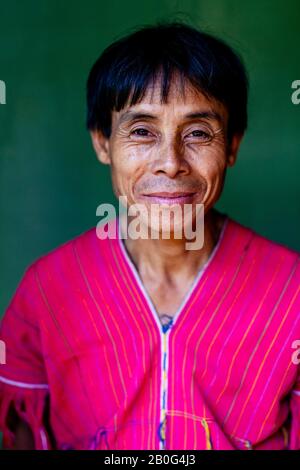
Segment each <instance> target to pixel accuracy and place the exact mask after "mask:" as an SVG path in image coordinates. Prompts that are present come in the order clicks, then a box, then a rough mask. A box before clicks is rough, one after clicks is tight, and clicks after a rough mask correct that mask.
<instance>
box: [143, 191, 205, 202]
mask: <svg viewBox="0 0 300 470" xmlns="http://www.w3.org/2000/svg"><path fill="white" fill-rule="evenodd" d="M195 195H196V192H183V191H176V192H165V191H163V192H162V191H161V192H157V193H150V194H143V195H142V196H141V197H142V199H144V200H145V201H149V202H151V203H155V204H168V205H172V204H191V203H192V202H193V199H194V196H195Z"/></svg>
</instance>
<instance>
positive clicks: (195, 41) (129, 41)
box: [86, 22, 249, 141]
mask: <svg viewBox="0 0 300 470" xmlns="http://www.w3.org/2000/svg"><path fill="white" fill-rule="evenodd" d="M176 72H177V73H179V76H180V78H181V80H182V79H183V80H185V81H186V80H188V81H189V82H190V84H191V85H192V86H193V87H194V88H195V89H197V90H199V91H200V92H201V93H203V94H204V95H205V96H206V97H208V98H214V99H216V100H217V101H219V102H221V103H222V104H223V105H224V106H225V107H226V109H227V111H228V115H229V118H228V134H227V138H228V140H229V141H230V140H231V138H232V136H233V135H234V134H243V133H244V131H245V130H246V128H247V99H248V86H249V85H248V78H247V72H246V70H245V67H244V65H243V61H242V59H241V58H240V57H239V56H238V54H237V53H236V52H234V51H233V50H232V48H231V47H229V46H228V45H227V44H226V43H225V42H224V41H222V40H220V39H217V38H216V37H214V36H212V35H210V34H207V33H204V32H202V31H199V30H197V29H195V28H193V27H191V26H188V25H186V24H184V23H182V22H172V23H159V24H157V25H155V26H145V27H143V28H142V29H139V30H137V31H135V32H133V33H131V34H129V35H128V36H126V37H123V38H121V39H119V40H117V41H116V42H114V43H112V44H111V45H110V46H109V47H107V48H106V49H105V50H104V52H103V53H102V54H101V55H100V57H99V58H98V60H97V61H96V62H95V64H94V65H93V67H92V69H91V71H90V74H89V77H88V81H87V121H86V124H87V128H88V129H90V130H100V131H102V133H103V134H104V136H105V137H107V138H109V137H110V134H111V118H112V115H111V114H112V111H113V110H115V111H120V110H121V109H123V108H124V107H125V106H126V105H128V106H133V105H134V104H136V103H138V102H140V101H141V100H142V99H143V97H144V95H145V92H146V90H147V87H148V86H149V85H150V84H151V83H153V82H154V81H155V79H156V78H157V77H158V75H159V76H160V80H161V82H160V83H161V103H166V102H167V98H168V92H169V88H170V84H171V81H172V78H173V73H176ZM183 80H182V82H183V83H184V81H183Z"/></svg>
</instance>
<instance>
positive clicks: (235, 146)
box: [227, 134, 244, 166]
mask: <svg viewBox="0 0 300 470" xmlns="http://www.w3.org/2000/svg"><path fill="white" fill-rule="evenodd" d="M243 136H244V134H234V136H233V137H232V139H231V142H230V144H229V146H228V150H227V152H228V153H227V166H233V165H234V164H235V162H236V159H237V154H238V150H239V146H240V143H241V140H242V138H243Z"/></svg>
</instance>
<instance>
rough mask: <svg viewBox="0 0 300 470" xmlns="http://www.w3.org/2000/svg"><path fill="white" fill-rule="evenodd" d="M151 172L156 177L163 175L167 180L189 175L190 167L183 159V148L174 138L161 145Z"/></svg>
mask: <svg viewBox="0 0 300 470" xmlns="http://www.w3.org/2000/svg"><path fill="white" fill-rule="evenodd" d="M152 171H153V173H154V174H157V175H159V174H165V175H167V176H168V177H169V178H174V177H176V176H177V175H181V176H183V175H187V174H189V172H190V166H189V163H188V162H187V160H186V159H185V156H184V152H183V146H182V145H180V142H178V141H177V139H176V138H169V139H168V140H165V141H164V142H162V143H161V146H160V148H159V150H158V152H157V155H156V158H155V160H154V162H153V166H152Z"/></svg>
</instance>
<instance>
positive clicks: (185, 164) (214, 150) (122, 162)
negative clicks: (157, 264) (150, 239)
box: [92, 80, 240, 213]
mask: <svg viewBox="0 0 300 470" xmlns="http://www.w3.org/2000/svg"><path fill="white" fill-rule="evenodd" d="M160 91H161V90H160V84H159V83H158V82H156V84H154V85H153V86H152V87H149V88H148V90H147V93H146V95H145V96H144V98H143V100H142V101H141V102H140V103H138V104H136V105H134V106H131V107H126V108H124V109H122V110H121V111H120V112H116V111H113V114H112V131H111V136H110V138H109V139H104V138H103V137H101V136H99V133H97V132H93V133H92V138H93V143H94V147H95V150H96V152H97V155H98V158H99V159H100V160H101V161H102V162H103V163H107V164H110V165H111V174H112V183H113V189H114V192H115V194H116V196H117V197H118V196H121V195H122V196H126V197H127V203H128V205H129V206H130V205H132V204H135V203H142V204H145V205H146V206H147V207H148V208H149V207H150V205H151V204H160V203H165V204H171V203H172V202H173V201H174V203H177V204H181V205H182V204H193V205H195V204H197V203H202V204H204V212H205V213H206V212H207V211H208V210H209V208H211V207H212V206H213V205H214V204H215V202H216V201H217V200H218V198H219V196H220V193H221V191H222V188H223V183H224V178H225V173H226V167H227V166H228V165H233V164H234V161H235V158H236V153H237V148H238V143H239V140H240V138H237V137H235V138H234V139H233V144H232V146H231V148H228V145H227V139H226V137H227V123H228V113H227V110H226V109H225V107H224V106H223V105H222V104H221V103H219V102H217V101H213V100H209V99H208V98H206V97H205V96H204V95H203V94H200V93H199V92H197V91H196V90H195V89H194V88H192V87H191V86H190V85H189V84H187V83H186V84H185V90H184V91H185V93H184V94H183V93H182V92H181V88H180V86H179V82H177V80H174V81H173V82H172V84H171V87H170V91H169V96H168V102H167V103H166V104H161V103H160ZM161 193H166V194H161ZM167 193H173V194H167ZM174 193H176V194H174ZM174 196H175V197H174ZM171 198H172V199H173V201H172V199H171Z"/></svg>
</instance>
